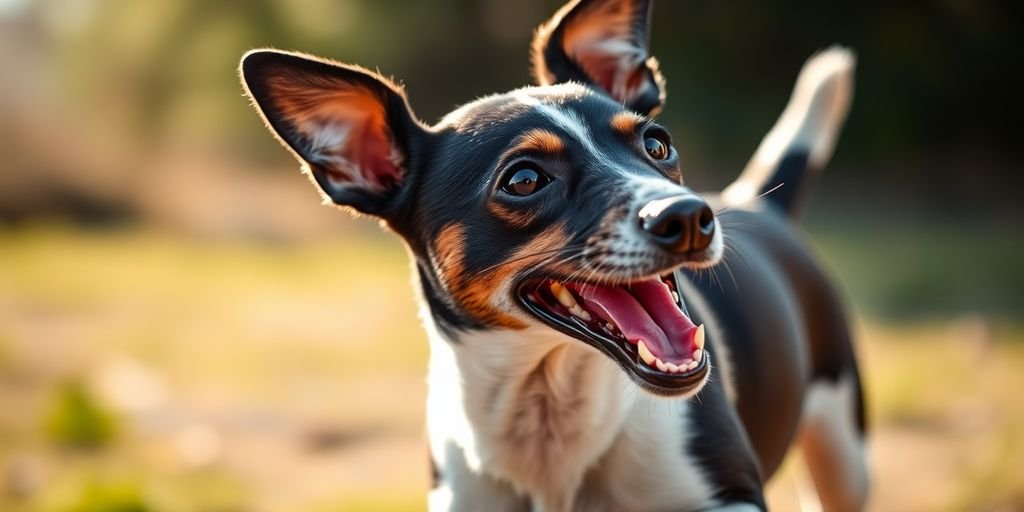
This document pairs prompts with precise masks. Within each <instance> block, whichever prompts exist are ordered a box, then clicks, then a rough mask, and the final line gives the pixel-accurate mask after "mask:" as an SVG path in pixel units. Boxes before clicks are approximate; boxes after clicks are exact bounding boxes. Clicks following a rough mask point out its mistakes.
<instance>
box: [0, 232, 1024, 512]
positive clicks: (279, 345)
mask: <svg viewBox="0 0 1024 512" xmlns="http://www.w3.org/2000/svg"><path fill="white" fill-rule="evenodd" d="M369 231H370V232H369V233H367V232H365V231H354V232H353V233H352V234H351V238H346V237H339V238H338V239H336V240H331V241H322V242H316V243H300V244H294V243H280V242H272V241H266V242H254V241H251V240H250V241H224V240H206V239H197V238H189V237H183V236H181V235H171V234H160V233H157V232H154V231H152V230H140V229H134V228H126V229H115V230H108V231H95V230H92V231H82V230H79V229H72V228H68V227H60V226H43V227H40V226H33V227H32V228H30V229H29V228H11V229H7V230H4V231H0V403H2V404H3V407H2V408H0V472H2V473H0V477H2V479H3V480H2V481H0V485H2V488H0V509H2V510H8V511H13V512H18V511H29V510H33V511H34V510H41V511H50V510H54V511H64V510H74V511H92V510H112V509H115V506H114V505H111V503H124V504H126V505H122V508H118V509H117V510H159V511H185V512H187V511H210V510H217V511H235V510H237V511H242V510H245V511H297V512H304V511H320V510H323V511H326V510H383V511H387V510H421V509H423V508H424V506H425V501H424V495H425V492H426V488H427V477H428V467H427V461H426V453H425V452H426V448H425V442H424V433H423V414H424V407H423V402H424V396H425V384H424V375H425V358H426V350H427V348H426V343H425V341H424V339H423V335H422V334H421V331H420V329H419V326H418V319H417V316H416V314H417V312H416V306H415V301H414V299H413V292H412V286H411V284H410V278H409V271H408V263H407V261H406V256H405V254H404V251H403V249H402V247H401V246H400V244H399V243H398V242H396V241H393V240H392V239H391V238H390V237H387V236H385V235H379V234H377V233H374V232H373V229H372V228H371V229H370V230H369ZM352 238H354V239H355V241H352ZM837 247H840V244H838V243H837V244H832V245H829V244H828V243H827V241H826V245H825V252H826V254H832V253H834V252H835V251H836V250H837V249H836V248H837ZM830 251H831V252H830ZM837 259H839V260H840V261H841V260H842V258H841V257H840V258H837ZM840 266H842V265H840ZM842 270H843V269H842V268H840V269H839V271H840V272H839V273H840V274H842ZM857 330H858V333H859V336H858V339H859V345H858V350H859V352H860V354H861V356H862V361H863V371H864V375H865V379H866V387H867V396H868V411H869V418H870V424H871V437H870V458H871V467H872V476H873V479H874V482H875V487H874V492H873V496H872V502H871V510H877V511H887V510H899V511H914V510H1020V509H1022V508H1024V400H1022V399H1021V396H1020V393H1021V390H1024V385H1022V384H1024V331H1022V329H1021V324H1017V323H1015V322H1013V321H998V320H993V319H991V318H989V317H987V316H980V315H972V314H956V315H935V316H933V317H928V316H924V317H921V316H917V317H914V318H912V319H901V320H893V319H889V318H886V319H882V318H881V317H879V316H878V315H873V314H861V315H858V322H857ZM83 411H84V412H83ZM55 425H57V426H55ZM802 471H803V469H802V466H800V465H799V464H795V463H793V461H792V460H791V461H790V463H788V464H787V465H786V466H785V468H784V470H783V472H782V473H781V474H780V475H779V476H778V477H776V478H775V479H774V480H773V481H772V482H771V484H770V486H769V498H770V501H771V503H772V504H773V505H774V506H775V509H776V510H794V509H796V508H797V506H798V504H799V500H800V495H801V492H803V493H804V494H806V492H805V491H801V490H800V489H802V488H803V487H802V484H801V483H800V482H803V481H805V480H806V478H805V477H806V475H804V474H802ZM104 504H106V505H104ZM133 506H134V508H132V507H133Z"/></svg>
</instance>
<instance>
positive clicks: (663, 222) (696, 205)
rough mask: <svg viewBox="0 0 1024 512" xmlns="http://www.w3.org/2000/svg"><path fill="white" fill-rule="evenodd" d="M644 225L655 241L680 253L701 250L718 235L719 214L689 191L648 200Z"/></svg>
mask: <svg viewBox="0 0 1024 512" xmlns="http://www.w3.org/2000/svg"><path fill="white" fill-rule="evenodd" d="M640 226H641V228H643V230H644V232H645V233H647V234H648V235H649V236H650V237H651V239H652V240H653V241H654V243H656V244H658V245H659V246H660V247H662V248H663V249H665V250H666V251H669V252H674V253H678V254H682V253H686V252H690V251H700V250H703V249H706V248H707V246H708V245H710V244H711V239H712V238H713V237H714V235H715V214H714V212H712V211H711V208H710V207H709V206H708V204H707V203H705V202H704V200H703V199H701V198H699V197H697V196H695V195H692V194H687V195H684V196H674V197H667V198H664V199H657V200H654V201H651V202H650V203H647V204H646V205H645V206H644V207H643V208H641V209H640Z"/></svg>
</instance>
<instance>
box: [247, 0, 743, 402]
mask: <svg viewBox="0 0 1024 512" xmlns="http://www.w3.org/2000/svg"><path fill="white" fill-rule="evenodd" d="M648 16H649V8H648V6H647V3H646V2H640V1H626V0H618V1H614V0H607V1H590V2H574V3H570V5H568V6H566V8H564V9H563V10H562V11H560V12H559V13H558V14H557V15H556V16H555V17H554V18H553V19H552V20H551V22H549V23H548V24H546V25H545V26H543V27H542V28H541V30H540V31H539V32H538V37H537V40H536V42H535V45H534V52H535V53H534V61H535V70H536V72H537V76H538V81H539V82H540V83H541V84H542V85H540V86H538V87H529V88H524V89H519V90H516V91H512V92H510V93H507V94H502V95H495V96H491V97H487V98H483V99H480V100H477V101H475V102H473V103H470V104H468V105H466V106H463V107H461V108H459V109H458V110H456V111H454V112H452V113H450V114H449V115H447V116H446V117H445V118H444V119H443V120H442V121H441V122H440V123H438V124H437V125H436V126H433V127H426V126H424V125H423V124H421V123H420V122H419V121H417V120H416V118H415V116H414V115H413V113H412V111H411V109H410V108H409V106H408V103H407V101H406V99H405V97H404V95H403V94H402V92H401V90H400V89H399V88H397V87H395V86H394V85H393V84H391V83H390V82H389V81H387V80H386V79H384V78H382V77H380V76H378V75H376V74H373V73H371V72H368V71H366V70H363V69H361V68H356V67H352V66H345V65H341V64H335V63H331V62H327V61H323V60H319V59H313V58H309V57H304V56H300V55H295V54H288V53H281V52H269V51H259V52H251V53H250V54H248V55H247V56H246V57H245V59H244V60H243V64H242V72H243V77H244V80H245V83H246V86H247V90H248V91H249V93H250V95H251V96H252V98H253V99H254V100H255V103H256V105H257V107H258V109H259V110H260V111H261V113H263V115H264V118H265V120H266V121H267V123H268V125H269V126H270V127H271V128H272V129H273V131H275V132H276V133H277V134H278V136H279V137H280V138H281V139H282V141H283V142H284V143H285V144H286V146H287V147H289V148H290V149H291V150H292V151H293V152H294V153H295V154H296V155H297V156H298V157H299V159H300V161H302V162H303V163H304V165H305V167H306V169H307V170H308V172H309V173H310V175H311V176H312V178H313V179H314V181H315V182H316V183H317V184H318V185H319V186H320V188H321V189H322V190H323V192H324V193H325V195H326V196H327V197H329V198H330V199H331V200H332V201H333V202H335V203H337V204H339V205H344V206H348V207H351V208H354V209H356V210H358V211H360V212H363V213H367V214H371V215H375V216H378V217H380V218H382V219H383V220H384V221H385V222H386V224H387V225H388V226H389V227H391V228H392V229H393V230H394V231H395V232H397V233H399V234H400V235H401V236H402V237H403V238H404V239H405V240H406V242H407V243H408V244H409V246H410V248H411V249H412V252H413V253H414V255H415V256H416V259H417V262H416V263H417V268H418V271H419V274H420V278H421V282H422V287H423V291H424V295H425V298H426V300H427V301H428V303H429V305H430V308H431V312H432V314H433V315H434V317H435V320H436V322H437V324H438V325H439V327H440V328H442V329H443V330H445V331H447V333H448V334H449V337H450V338H452V339H453V340H454V341H455V342H457V340H458V337H459V333H460V332H465V331H471V330H487V329H507V330H522V329H526V328H527V327H531V326H533V327H536V326H537V325H538V324H541V325H543V326H546V327H545V328H551V329H555V330H557V331H559V332H561V333H563V334H565V335H567V336H568V337H569V338H575V340H573V339H569V338H565V341H566V342H570V343H575V342H579V341H582V342H584V343H587V344H589V345H591V346H593V347H594V348H596V349H598V350H600V351H601V352H603V353H605V354H606V355H608V356H609V357H611V358H612V359H613V360H615V361H616V362H617V363H618V364H619V365H620V367H622V368H623V370H625V371H626V372H627V373H628V374H629V376H630V377H631V378H632V379H633V380H634V381H635V382H637V383H638V384H639V385H641V386H642V387H643V388H645V389H647V390H649V391H651V392H654V393H658V394H662V395H687V394H692V393H694V392H696V391H697V390H698V389H699V387H700V386H701V385H702V384H703V383H704V382H705V380H706V378H707V375H708V371H709V365H708V357H707V356H706V354H705V353H704V351H703V350H702V348H703V342H704V333H703V327H702V326H697V325H694V323H693V322H692V321H691V320H690V319H689V318H688V316H687V315H686V314H685V312H684V311H685V306H684V305H683V304H682V302H681V301H680V299H679V295H678V294H677V293H676V290H677V289H678V284H677V282H676V280H675V279H676V278H675V275H674V272H673V271H674V270H675V269H678V268H680V267H682V266H691V267H705V266H709V265H712V264H714V263H715V262H716V261H717V260H718V258H720V256H721V253H722V247H723V244H722V235H721V231H720V229H719V227H718V223H717V220H716V219H715V217H714V214H713V213H712V211H711V210H710V208H709V207H708V206H707V205H706V204H705V203H704V201H703V200H701V199H700V198H699V197H698V196H696V195H695V194H693V193H692V192H691V191H690V190H689V189H687V188H685V187H684V186H682V185H681V183H682V175H681V170H680V164H679V157H678V154H677V152H676V150H675V149H674V148H673V146H672V141H671V137H670V135H669V133H668V132H667V130H666V129H665V128H663V127H661V126H659V125H658V124H657V123H656V122H654V121H653V120H652V119H651V117H649V115H650V114H651V113H652V112H655V111H656V110H658V109H659V108H660V106H661V102H662V97H663V87H662V83H661V80H660V76H659V74H658V71H657V68H656V63H655V62H654V61H653V60H652V59H648V58H647V53H646V28H647V22H648ZM570 79H572V80H577V81H578V82H570V81H569V80H570Z"/></svg>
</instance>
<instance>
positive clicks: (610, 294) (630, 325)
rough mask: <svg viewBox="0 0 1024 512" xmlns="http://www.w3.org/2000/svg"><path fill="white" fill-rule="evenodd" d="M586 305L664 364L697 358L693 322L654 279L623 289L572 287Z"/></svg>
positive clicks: (590, 286)
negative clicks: (641, 343) (693, 340)
mask: <svg viewBox="0 0 1024 512" xmlns="http://www.w3.org/2000/svg"><path fill="white" fill-rule="evenodd" d="M571 286H572V288H573V291H575V292H576V293H577V294H579V295H580V296H581V297H582V298H583V305H584V306H585V307H586V308H587V309H588V310H590V311H593V312H595V313H597V315H598V316H600V317H601V318H603V319H605V320H610V321H612V322H614V323H615V325H617V326H618V327H619V329H620V330H621V331H622V334H623V335H624V336H625V337H626V339H627V340H629V341H631V342H633V343H636V342H637V340H640V339H642V340H644V344H645V345H647V348H649V349H650V350H651V353H653V354H654V355H655V356H657V357H659V358H661V360H663V361H669V362H672V363H681V362H683V361H684V360H686V359H688V358H690V357H691V356H692V354H693V348H692V347H691V346H690V345H691V340H692V339H693V334H692V331H693V329H696V326H695V325H693V322H691V321H690V319H689V318H686V315H684V314H683V313H682V311H680V310H679V307H678V306H677V305H676V304H675V302H674V301H673V300H672V295H671V293H669V289H668V287H667V286H665V284H664V283H662V282H660V281H658V280H656V279H652V280H649V281H643V282H640V283H633V284H632V285H631V286H630V290H629V291H627V290H626V289H625V288H619V287H604V286H594V285H589V284H585V285H575V284H573V285H571Z"/></svg>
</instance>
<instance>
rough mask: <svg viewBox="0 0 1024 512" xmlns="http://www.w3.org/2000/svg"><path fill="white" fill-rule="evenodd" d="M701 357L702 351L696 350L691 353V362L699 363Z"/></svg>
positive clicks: (702, 355)
mask: <svg viewBox="0 0 1024 512" xmlns="http://www.w3.org/2000/svg"><path fill="white" fill-rule="evenodd" d="M701 357H704V351H703V350H701V349H699V348H698V349H697V350H694V351H693V360H694V361H700V358H701Z"/></svg>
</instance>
